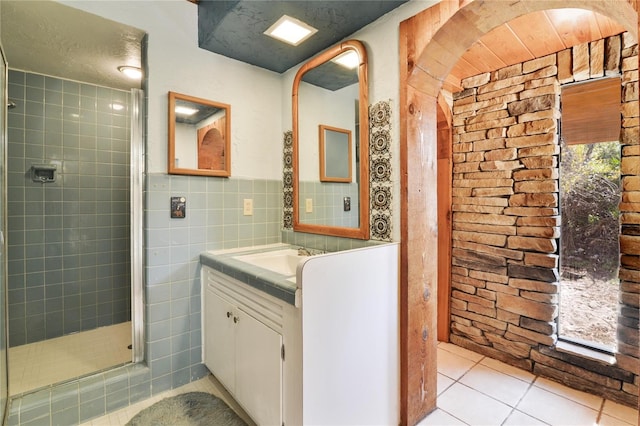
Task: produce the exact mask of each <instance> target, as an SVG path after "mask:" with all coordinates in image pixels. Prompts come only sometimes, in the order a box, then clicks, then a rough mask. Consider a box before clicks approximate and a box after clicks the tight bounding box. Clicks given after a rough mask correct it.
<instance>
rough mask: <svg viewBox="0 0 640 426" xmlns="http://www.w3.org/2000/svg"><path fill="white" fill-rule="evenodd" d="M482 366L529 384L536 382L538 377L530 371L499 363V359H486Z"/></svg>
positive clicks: (481, 362) (483, 360)
mask: <svg viewBox="0 0 640 426" xmlns="http://www.w3.org/2000/svg"><path fill="white" fill-rule="evenodd" d="M480 364H482V365H484V366H487V367H489V368H492V369H494V370H496V371H499V372H501V373H504V374H508V375H509V376H512V377H515V378H516V379H519V380H522V381H524V382H527V383H531V382H533V381H534V380H535V378H536V376H535V375H534V374H531V373H530V372H528V371H525V370H523V369H521V368H518V367H514V366H512V365H509V364H505V363H504V362H502V361H498V360H497V359H493V358H488V357H484V358H483V359H482V361H480Z"/></svg>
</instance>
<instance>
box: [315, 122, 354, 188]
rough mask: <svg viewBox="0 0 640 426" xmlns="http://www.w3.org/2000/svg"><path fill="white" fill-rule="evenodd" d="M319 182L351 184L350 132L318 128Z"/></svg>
mask: <svg viewBox="0 0 640 426" xmlns="http://www.w3.org/2000/svg"><path fill="white" fill-rule="evenodd" d="M318 133H319V137H320V181H321V182H345V183H350V182H351V179H352V178H351V161H352V158H353V152H352V150H351V130H347V129H339V128H337V127H331V126H325V125H323V124H321V125H320V126H319V131H318Z"/></svg>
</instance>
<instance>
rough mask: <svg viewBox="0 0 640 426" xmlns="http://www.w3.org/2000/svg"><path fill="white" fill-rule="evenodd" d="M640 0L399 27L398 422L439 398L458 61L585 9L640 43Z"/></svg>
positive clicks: (453, 11)
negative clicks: (441, 182) (445, 196)
mask: <svg viewBox="0 0 640 426" xmlns="http://www.w3.org/2000/svg"><path fill="white" fill-rule="evenodd" d="M639 3H640V2H639V1H638V0H626V1H620V0H546V1H542V0H514V1H512V2H509V4H508V7H505V3H504V2H502V1H477V0H472V1H469V0H450V1H447V0H443V1H442V2H440V3H438V4H436V5H434V6H433V7H431V8H429V9H426V10H425V11H423V12H421V13H419V14H418V15H415V16H414V17H412V18H410V19H407V20H406V21H404V22H402V23H401V25H400V141H401V142H400V145H401V146H400V175H401V177H400V179H401V183H400V193H401V200H400V211H401V217H400V220H401V265H400V271H401V272H400V274H401V277H400V280H401V288H400V300H401V302H400V303H401V306H400V310H401V313H400V315H401V317H400V324H401V354H400V355H401V392H400V404H401V424H403V425H415V424H417V423H418V422H419V421H420V420H421V419H422V418H424V417H425V416H426V415H427V414H428V413H429V412H431V411H433V410H434V409H435V407H436V396H437V391H436V389H437V370H436V369H437V366H436V362H435V360H436V348H437V333H436V323H437V282H438V263H437V262H438V257H437V256H436V254H437V251H438V212H437V203H438V199H437V180H438V176H437V172H438V167H437V164H438V152H437V143H436V141H437V111H438V106H437V105H438V104H437V97H438V94H439V93H440V90H441V88H442V85H443V82H444V81H445V79H446V77H447V76H448V75H449V73H450V72H451V70H452V69H453V67H454V65H455V63H456V62H457V60H458V59H459V58H460V57H461V56H462V54H463V53H464V52H465V51H466V50H467V48H469V47H470V46H471V45H472V44H473V43H474V42H475V41H476V40H478V39H479V38H480V37H481V36H482V35H484V34H486V33H487V32H489V31H490V30H492V29H493V28H496V27H498V26H499V25H502V24H504V23H506V22H509V21H510V20H512V19H514V18H517V17H519V16H522V15H526V14H527V13H531V12H535V11H539V10H547V9H555V8H581V9H588V10H592V11H594V12H597V13H600V14H602V15H605V16H608V17H610V18H612V19H614V20H616V21H617V22H618V23H620V24H621V25H623V26H624V27H625V28H626V29H627V30H628V31H629V32H630V33H631V34H633V35H634V36H635V38H636V40H637V39H638V34H639V33H640V29H639V23H638V8H639Z"/></svg>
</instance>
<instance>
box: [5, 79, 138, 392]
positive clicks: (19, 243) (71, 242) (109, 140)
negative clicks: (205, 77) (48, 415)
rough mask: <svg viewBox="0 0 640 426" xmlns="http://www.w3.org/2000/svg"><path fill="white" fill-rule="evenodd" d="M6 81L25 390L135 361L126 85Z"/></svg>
mask: <svg viewBox="0 0 640 426" xmlns="http://www.w3.org/2000/svg"><path fill="white" fill-rule="evenodd" d="M8 83H9V84H8V87H9V90H8V93H9V99H10V105H13V107H10V109H9V111H8V120H7V125H8V151H7V153H8V154H7V158H8V167H7V172H8V179H7V200H8V202H7V209H8V235H7V242H8V285H7V288H8V316H9V348H10V349H9V357H10V374H9V377H10V390H11V393H12V394H18V393H23V392H26V391H29V390H33V389H37V388H40V387H42V386H46V385H49V384H51V383H56V382H60V381H64V380H66V379H70V378H73V377H77V376H81V375H84V374H88V373H92V372H94V371H96V370H101V369H104V368H107V367H112V366H114V365H118V364H122V363H125V362H129V361H130V360H131V353H130V349H129V345H131V326H130V320H131V285H130V282H131V273H130V271H131V250H130V246H131V241H130V177H129V169H130V145H131V142H130V134H131V129H130V118H129V114H130V110H129V108H130V107H129V105H130V93H129V92H127V91H123V90H118V89H111V88H106V87H101V86H97V85H94V84H89V83H80V82H77V81H73V80H66V79H63V78H58V77H51V76H47V75H42V74H37V73H33V72H25V71H20V70H13V69H10V70H9V79H8ZM103 327H104V329H103V330H101V331H100V332H99V333H91V332H90V330H95V329H97V328H103ZM72 335H73V336H72ZM62 336H69V337H68V338H65V339H60V338H61V337H62ZM49 339H54V340H53V341H50V342H49V343H46V344H45V343H43V342H48V341H49ZM69 351H72V352H73V353H74V354H75V355H74V358H72V359H69V357H68V356H67V355H68V354H67V352H69ZM42 352H46V353H47V363H46V364H48V365H51V366H52V368H51V370H50V371H46V372H45V371H43V370H44V365H43V364H42V363H41V362H40V361H39V360H38V359H37V357H38V356H39V355H38V354H40V353H42ZM83 352H85V356H84V358H85V359H83V360H82V361H81V362H78V360H77V359H76V358H75V356H77V355H78V354H81V353H83ZM58 355H59V359H58ZM34 365H39V366H40V368H37V369H34V368H33V366H34Z"/></svg>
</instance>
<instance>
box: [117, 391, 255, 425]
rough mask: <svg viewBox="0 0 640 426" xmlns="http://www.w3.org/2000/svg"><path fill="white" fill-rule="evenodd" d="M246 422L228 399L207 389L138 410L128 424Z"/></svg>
mask: <svg viewBox="0 0 640 426" xmlns="http://www.w3.org/2000/svg"><path fill="white" fill-rule="evenodd" d="M214 425H215V426H246V425H247V424H246V423H245V422H244V420H242V419H241V418H240V417H238V415H237V414H236V413H235V412H234V411H233V410H232V409H231V408H229V406H228V405H227V404H225V403H224V401H222V400H221V399H220V398H217V397H215V396H213V395H211V394H210V393H206V392H189V393H183V394H180V395H176V396H173V397H171V398H165V399H163V400H162V401H158V402H156V403H155V404H153V405H152V406H151V407H148V408H145V409H144V410H142V411H140V412H139V413H138V414H136V415H135V416H134V417H133V418H132V419H131V420H130V421H129V423H127V426H214Z"/></svg>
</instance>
